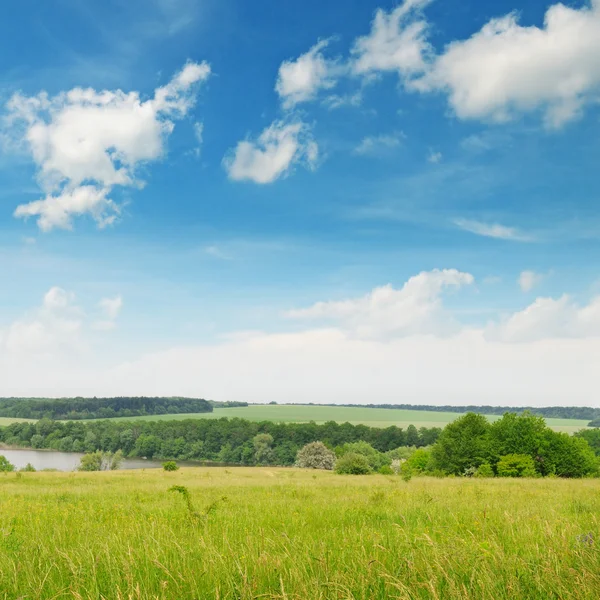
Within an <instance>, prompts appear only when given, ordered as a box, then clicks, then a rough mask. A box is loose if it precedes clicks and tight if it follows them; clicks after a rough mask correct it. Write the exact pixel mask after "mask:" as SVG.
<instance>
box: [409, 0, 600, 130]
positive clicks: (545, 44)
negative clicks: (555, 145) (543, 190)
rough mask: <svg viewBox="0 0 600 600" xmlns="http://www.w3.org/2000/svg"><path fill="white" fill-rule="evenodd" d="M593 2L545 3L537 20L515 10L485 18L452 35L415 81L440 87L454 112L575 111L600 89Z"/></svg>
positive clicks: (597, 9) (553, 122) (565, 117)
mask: <svg viewBox="0 0 600 600" xmlns="http://www.w3.org/2000/svg"><path fill="white" fill-rule="evenodd" d="M599 55H600V2H599V1H598V0H592V3H591V5H590V6H589V7H583V8H580V9H574V8H570V7H567V6H565V5H564V4H555V5H553V6H550V7H549V8H548V10H547V12H546V15H545V17H544V25H543V27H541V28H539V27H536V26H529V27H524V26H521V25H519V23H518V21H517V15H516V14H515V13H512V14H509V15H506V16H504V17H501V18H497V19H492V20H491V21H489V22H488V23H487V24H486V25H485V26H484V27H483V28H482V29H481V30H480V31H479V32H477V33H475V34H474V35H473V36H472V37H471V38H469V39H468V40H464V41H455V42H453V43H451V44H450V45H449V46H447V48H446V49H445V51H444V52H443V53H442V54H441V55H439V56H438V57H437V58H436V59H435V60H434V62H433V64H432V65H431V67H430V68H429V69H428V72H427V74H426V75H425V77H424V78H423V79H422V80H421V81H420V82H419V83H418V85H417V87H418V89H421V90H423V91H434V90H444V91H446V92H447V93H448V95H449V100H450V105H451V106H452V108H453V109H454V111H455V112H456V114H457V115H458V116H459V117H460V118H463V119H465V118H468V119H491V120H495V121H505V120H507V119H510V118H512V117H513V116H515V115H517V114H519V113H521V112H527V111H532V110H537V109H542V110H543V111H544V119H545V122H546V124H547V125H548V126H551V127H558V126H560V125H562V124H563V123H565V122H566V121H569V120H571V119H573V118H575V117H576V116H577V115H578V114H579V112H580V111H581V109H582V108H583V107H584V106H585V104H587V103H590V102H594V101H596V99H597V95H598V92H599V91H600V61H598V56H599Z"/></svg>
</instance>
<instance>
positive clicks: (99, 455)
mask: <svg viewBox="0 0 600 600" xmlns="http://www.w3.org/2000/svg"><path fill="white" fill-rule="evenodd" d="M122 462H123V453H122V452H121V451H120V450H117V452H115V453H114V454H113V453H112V452H102V451H101V450H96V452H89V453H87V454H84V455H83V456H82V457H81V461H80V462H79V469H78V470H79V471H114V470H115V469H118V468H119V467H120V466H121V463H122Z"/></svg>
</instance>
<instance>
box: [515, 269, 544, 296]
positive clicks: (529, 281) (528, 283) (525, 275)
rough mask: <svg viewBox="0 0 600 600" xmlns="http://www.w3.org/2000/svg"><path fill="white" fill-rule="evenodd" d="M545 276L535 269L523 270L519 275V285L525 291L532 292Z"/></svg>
mask: <svg viewBox="0 0 600 600" xmlns="http://www.w3.org/2000/svg"><path fill="white" fill-rule="evenodd" d="M543 278H544V276H543V275H541V274H540V273H536V272H535V271H523V272H522V273H521V274H520V275H519V279H518V283H519V287H520V288H521V290H522V291H523V292H530V291H531V290H532V289H533V288H534V287H535V286H536V285H538V284H539V283H540V282H541V281H542V279H543Z"/></svg>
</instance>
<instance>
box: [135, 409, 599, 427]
mask: <svg viewBox="0 0 600 600" xmlns="http://www.w3.org/2000/svg"><path fill="white" fill-rule="evenodd" d="M462 414H463V413H453V412H435V411H424V410H399V409H387V408H361V407H356V408H354V407H346V406H314V405H313V406H296V405H285V404H278V405H254V406H242V407H236V408H215V410H214V412H212V413H195V414H179V415H151V416H147V417H125V418H124V419H128V420H136V419H145V420H152V421H159V420H165V419H220V418H221V417H240V418H242V419H248V420H250V421H278V422H282V423H306V422H307V421H315V422H316V423H325V422H326V421H337V422H339V423H344V422H346V421H348V422H349V423H352V424H354V425H358V424H362V425H368V426H370V427H389V426H390V425H397V426H398V427H403V428H406V427H408V426H409V425H414V426H415V427H417V428H418V427H444V426H445V425H447V424H448V423H450V422H451V421H454V420H455V419H457V418H458V417H460V416H462ZM499 418H500V417H498V416H494V415H490V416H488V419H489V420H490V421H495V420H496V419H499ZM588 422H589V421H587V420H578V419H546V423H547V424H548V426H549V427H551V428H552V429H555V430H557V431H566V432H568V433H573V432H574V431H578V430H580V429H582V428H583V427H586V426H587V424H588Z"/></svg>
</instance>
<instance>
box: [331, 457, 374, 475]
mask: <svg viewBox="0 0 600 600" xmlns="http://www.w3.org/2000/svg"><path fill="white" fill-rule="evenodd" d="M335 472H336V473H339V474H341V475H368V474H369V473H372V472H373V470H372V469H371V465H370V464H369V461H368V460H367V457H366V456H365V455H364V454H356V453H355V452H348V453H347V454H344V455H343V456H342V457H341V458H338V459H337V461H336V463H335Z"/></svg>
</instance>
